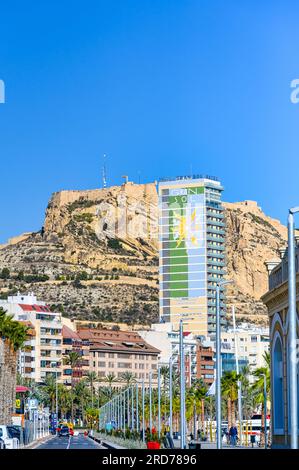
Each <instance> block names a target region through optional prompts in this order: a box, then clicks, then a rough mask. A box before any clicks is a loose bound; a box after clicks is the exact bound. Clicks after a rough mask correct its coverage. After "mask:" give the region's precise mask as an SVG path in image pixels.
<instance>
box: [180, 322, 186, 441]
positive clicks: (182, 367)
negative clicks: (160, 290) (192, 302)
mask: <svg viewBox="0 0 299 470" xmlns="http://www.w3.org/2000/svg"><path fill="white" fill-rule="evenodd" d="M184 358H185V357H184V336H183V320H182V319H181V320H180V398H181V410H180V411H181V426H180V427H181V429H180V431H181V449H185V438H186V425H185V413H186V411H185V408H186V405H185V380H186V378H185V365H184Z"/></svg>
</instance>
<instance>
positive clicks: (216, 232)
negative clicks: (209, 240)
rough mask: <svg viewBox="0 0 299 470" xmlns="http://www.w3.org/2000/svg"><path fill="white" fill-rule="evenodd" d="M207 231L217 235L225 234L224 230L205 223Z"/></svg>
mask: <svg viewBox="0 0 299 470" xmlns="http://www.w3.org/2000/svg"><path fill="white" fill-rule="evenodd" d="M213 225H214V224H213ZM207 233H215V234H217V235H225V234H226V232H225V230H221V229H220V230H219V229H217V228H213V226H212V225H209V224H208V225H207Z"/></svg>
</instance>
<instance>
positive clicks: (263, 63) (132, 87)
mask: <svg viewBox="0 0 299 470" xmlns="http://www.w3.org/2000/svg"><path fill="white" fill-rule="evenodd" d="M298 22H299V5H298V2H295V1H284V2H282V1H269V0H264V1H263V2H260V1H254V0H250V1H249V0H248V1H242V2H240V1H239V0H235V1H231V0H226V1H217V0H214V1H211V0H207V1H204V0H203V1H201V0H172V1H170V0H168V1H166V0H142V1H141V0H118V1H117V0H109V1H108V0H106V1H103V0H97V1H96V0H94V1H93V0H86V1H85V2H79V1H75V0H73V1H71V0H69V1H66V0H60V1H57V0H51V1H49V0H45V1H43V2H39V1H30V0H28V1H26V2H24V1H11V2H3V3H2V5H1V15H0V79H2V80H4V81H5V85H6V103H5V104H0V159H1V186H0V188H1V189H0V195H1V197H0V220H1V224H0V242H3V241H5V240H6V239H7V238H8V237H10V236H13V235H16V234H18V233H21V232H23V231H28V230H38V229H39V228H40V227H41V225H42V222H43V218H44V211H45V208H46V205H47V202H48V199H49V197H50V195H51V193H52V192H54V191H59V190H62V189H89V188H96V187H99V186H100V184H101V173H100V169H101V165H102V162H101V159H102V155H103V154H104V153H107V154H109V157H108V183H109V184H111V185H112V184H118V183H120V182H121V181H122V180H121V175H123V174H127V175H129V178H130V179H131V180H134V181H136V182H138V180H139V178H140V180H141V182H149V181H153V180H155V179H157V178H159V177H162V176H168V175H181V174H187V173H189V172H190V168H192V170H193V172H194V173H207V174H212V175H218V176H219V177H220V178H221V180H222V181H223V184H224V186H225V194H224V199H225V200H227V201H239V200H243V199H254V200H257V201H258V203H259V204H260V205H261V206H262V208H263V209H264V210H265V212H266V213H268V214H269V215H271V216H273V217H276V218H280V219H281V220H282V221H283V222H285V221H286V216H287V209H288V207H290V206H293V205H298V203H299V184H298V169H299V158H298V157H299V103H298V104H297V105H296V104H292V103H291V101H290V91H291V89H290V82H291V80H292V79H294V78H299V28H298ZM289 168H291V171H290V170H289Z"/></svg>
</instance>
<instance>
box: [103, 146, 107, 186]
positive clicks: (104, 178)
mask: <svg viewBox="0 0 299 470" xmlns="http://www.w3.org/2000/svg"><path fill="white" fill-rule="evenodd" d="M106 158H107V155H106V154H105V153H104V155H103V161H104V163H103V166H102V185H103V188H107V173H106Z"/></svg>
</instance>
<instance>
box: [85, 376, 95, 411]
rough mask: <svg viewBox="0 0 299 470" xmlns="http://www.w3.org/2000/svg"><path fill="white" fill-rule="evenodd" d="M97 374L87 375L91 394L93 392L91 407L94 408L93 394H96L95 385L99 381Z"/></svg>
mask: <svg viewBox="0 0 299 470" xmlns="http://www.w3.org/2000/svg"><path fill="white" fill-rule="evenodd" d="M97 378H98V377H97V374H96V373H95V372H88V374H87V375H86V380H87V382H89V385H90V392H91V407H92V408H93V392H94V387H93V385H94V383H95V382H96V381H97Z"/></svg>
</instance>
